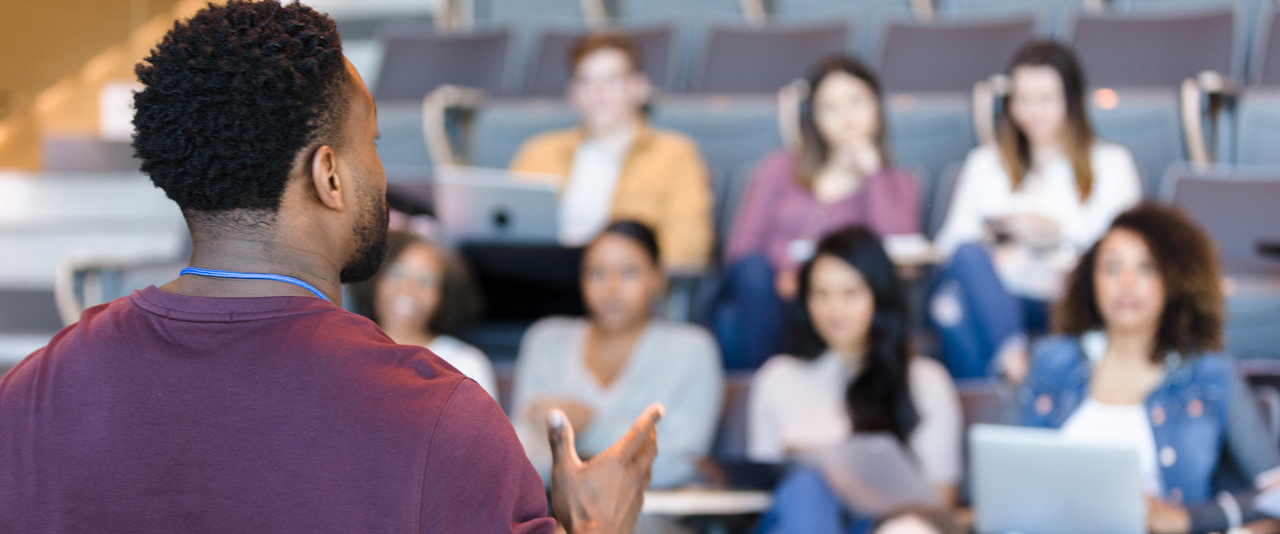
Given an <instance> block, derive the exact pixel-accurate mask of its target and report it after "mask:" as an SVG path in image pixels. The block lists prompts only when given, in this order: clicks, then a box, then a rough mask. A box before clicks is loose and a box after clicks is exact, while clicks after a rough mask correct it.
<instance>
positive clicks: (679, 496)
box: [640, 490, 773, 516]
mask: <svg viewBox="0 0 1280 534" xmlns="http://www.w3.org/2000/svg"><path fill="white" fill-rule="evenodd" d="M770 506H773V495H772V494H770V493H769V492H767V491H739V490H671V491H646V492H645V493H644V508H641V509H640V513H642V514H648V515H676V516H689V515H738V514H755V513H762V512H764V511H765V510H768V509H769V507H770Z"/></svg>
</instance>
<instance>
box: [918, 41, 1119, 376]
mask: <svg viewBox="0 0 1280 534" xmlns="http://www.w3.org/2000/svg"><path fill="white" fill-rule="evenodd" d="M1009 76H1010V79H1011V81H1012V92H1011V94H1010V96H1009V98H1008V101H1007V105H1006V106H1004V111H1003V113H1002V117H1001V121H1000V134H999V138H998V139H997V141H996V142H995V143H993V144H988V145H983V146H981V147H978V148H976V149H974V150H973V152H971V153H970V154H969V157H968V159H966V160H965V164H964V168H963V170H962V171H961V173H960V177H959V179H958V182H957V183H956V189H955V194H954V197H953V199H952V202H951V207H950V210H949V211H948V214H947V219H946V222H945V223H944V225H943V227H942V230H941V231H940V232H939V233H938V236H937V239H936V244H937V246H938V247H939V249H941V250H942V251H943V252H944V253H946V254H949V255H950V256H951V260H950V262H949V263H948V264H947V265H946V266H945V267H944V269H943V271H942V273H941V274H940V276H939V279H938V281H937V284H936V286H935V293H934V297H933V300H932V302H931V304H930V317H931V319H932V321H933V323H934V325H935V326H936V327H937V329H938V331H939V333H940V338H941V341H942V349H943V355H944V357H945V358H944V359H945V361H946V363H947V367H948V368H949V370H950V371H951V373H952V375H953V376H956V377H962V378H969V377H980V376H988V375H993V374H1002V373H1003V374H1005V375H1006V377H1008V378H1010V379H1011V380H1013V381H1020V380H1021V377H1022V376H1024V375H1025V374H1026V361H1027V360H1026V333H1027V331H1028V330H1029V329H1031V330H1042V329H1044V328H1045V326H1046V323H1047V317H1048V312H1047V310H1048V304H1047V303H1048V301H1050V300H1052V299H1053V298H1055V297H1056V296H1057V294H1058V293H1059V292H1060V291H1061V288H1062V285H1063V281H1062V280H1063V276H1064V275H1065V274H1066V272H1067V270H1069V269H1070V268H1071V266H1072V265H1073V264H1074V260H1075V256H1076V253H1077V252H1078V251H1083V250H1085V249H1087V248H1089V247H1090V246H1092V245H1093V243H1094V242H1095V241H1097V240H1098V238H1099V237H1101V236H1102V234H1103V233H1104V232H1105V231H1106V229H1107V227H1108V226H1109V225H1110V224H1111V220H1112V219H1113V218H1115V216H1116V215H1117V214H1119V213H1120V212H1122V211H1124V210H1125V209H1127V208H1129V207H1131V206H1133V205H1134V204H1136V203H1137V202H1138V201H1139V200H1141V197H1142V189H1141V181H1140V179H1139V177H1138V170H1137V166H1136V165H1135V164H1134V162H1133V156H1132V155H1131V154H1130V153H1129V150H1128V149H1126V148H1125V147H1123V146H1120V145H1117V144H1113V143H1107V142H1104V141H1101V140H1099V139H1096V138H1095V137H1094V136H1093V130H1092V128H1091V126H1090V125H1089V118H1088V114H1087V110H1086V109H1085V100H1084V92H1085V81H1084V76H1083V74H1082V73H1081V70H1080V65H1079V63H1078V62H1077V61H1076V58H1075V55H1074V54H1073V53H1072V52H1071V50H1069V49H1067V48H1065V47H1063V46H1062V45H1059V44H1057V43H1052V42H1041V43H1033V44H1030V45H1028V46H1027V47H1025V48H1024V49H1023V50H1022V51H1021V52H1019V54H1018V55H1017V57H1016V58H1015V59H1014V61H1013V64H1012V67H1010V69H1009ZM978 243H982V244H985V245H987V246H983V247H980V246H977V244H978Z"/></svg>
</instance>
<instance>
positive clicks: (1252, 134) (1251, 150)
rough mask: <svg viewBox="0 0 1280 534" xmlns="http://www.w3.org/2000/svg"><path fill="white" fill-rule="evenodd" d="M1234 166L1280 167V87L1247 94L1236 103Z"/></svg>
mask: <svg viewBox="0 0 1280 534" xmlns="http://www.w3.org/2000/svg"><path fill="white" fill-rule="evenodd" d="M1236 125H1237V129H1236V131H1237V134H1236V146H1235V163H1236V164H1238V165H1280V149H1277V146H1278V145H1277V139H1280V87H1255V88H1249V89H1246V90H1244V91H1243V92H1242V93H1241V94H1240V98H1239V100H1238V101H1237V103H1236Z"/></svg>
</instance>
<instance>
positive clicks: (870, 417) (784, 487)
mask: <svg viewBox="0 0 1280 534" xmlns="http://www.w3.org/2000/svg"><path fill="white" fill-rule="evenodd" d="M799 286H800V287H799V298H800V303H801V304H802V305H803V308H804V311H805V312H806V313H805V320H804V321H803V322H802V323H801V324H798V325H796V327H795V328H794V329H793V331H792V335H791V336H790V337H791V338H792V339H791V340H790V342H791V344H792V345H793V350H792V352H790V353H789V354H782V355H778V356H774V357H772V358H770V359H769V361H767V362H765V364H764V366H763V367H761V368H760V371H759V372H757V373H756V376H755V378H754V380H753V382H752V384H751V394H750V398H749V400H748V405H747V414H748V415H747V456H748V457H749V458H750V459H752V460H754V461H757V462H766V463H777V462H783V461H785V460H787V459H788V458H789V457H790V456H791V455H792V454H793V453H796V452H799V451H804V450H806V449H814V448H820V447H824V446H832V445H837V444H839V443H841V442H843V441H845V440H846V439H848V438H849V437H850V436H851V435H852V434H853V433H854V432H887V433H889V434H892V435H893V436H895V437H896V438H897V439H898V440H899V441H901V442H902V443H903V444H904V445H905V446H906V448H907V450H908V451H909V452H910V453H911V454H912V455H913V456H914V457H915V458H916V459H917V460H918V462H919V465H920V468H921V472H922V474H923V476H924V478H925V479H926V480H927V481H929V482H930V483H931V484H932V485H933V486H934V487H935V488H937V491H938V493H939V496H940V497H942V499H943V500H944V501H945V502H948V503H953V502H954V500H955V494H956V485H957V483H959V481H960V468H961V458H960V440H961V425H962V417H961V411H960V401H959V397H958V396H957V394H956V390H955V385H954V384H952V382H951V378H950V377H949V376H948V375H947V371H946V369H945V368H943V366H942V365H941V364H940V363H938V362H936V361H934V360H932V359H929V358H927V357H923V356H914V355H912V354H911V352H910V347H909V345H908V331H907V329H908V323H907V301H906V296H905V293H904V291H903V290H904V288H903V283H902V281H901V280H900V279H899V278H898V274H897V271H896V270H895V268H894V265H893V263H892V262H890V261H889V257H888V255H887V254H885V252H884V249H883V248H882V247H881V245H880V242H879V241H878V240H877V239H876V237H875V236H874V235H873V234H872V233H871V232H870V231H868V230H865V229H861V228H852V229H847V230H843V231H840V232H838V233H835V234H832V235H831V236H828V237H827V238H825V239H823V241H822V242H821V244H819V245H818V249H817V253H816V255H815V256H814V258H813V259H812V260H810V261H809V262H807V263H805V265H804V267H803V268H801V271H800V279H799ZM776 497H777V501H776V504H775V509H774V510H773V512H772V513H771V516H772V517H773V518H774V519H775V520H776V521H777V522H776V527H777V531H778V532H783V533H786V532H814V531H815V530H816V531H819V532H826V531H831V532H837V531H838V532H843V531H844V530H842V529H840V528H839V527H840V523H841V521H842V519H841V518H842V516H843V514H844V513H845V510H843V506H842V505H841V504H840V501H839V499H838V498H837V497H836V496H835V495H834V494H833V493H832V491H831V490H830V489H829V488H828V487H827V486H826V485H825V484H824V483H822V480H821V476H820V475H817V473H816V471H814V470H812V469H808V468H799V469H794V470H793V471H792V472H791V473H790V474H788V475H787V477H786V478H785V479H784V480H783V481H782V483H781V484H780V485H779V487H778V489H777V495H776ZM817 525H821V527H819V526H817Z"/></svg>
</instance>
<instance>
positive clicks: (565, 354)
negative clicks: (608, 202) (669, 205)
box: [512, 221, 724, 488]
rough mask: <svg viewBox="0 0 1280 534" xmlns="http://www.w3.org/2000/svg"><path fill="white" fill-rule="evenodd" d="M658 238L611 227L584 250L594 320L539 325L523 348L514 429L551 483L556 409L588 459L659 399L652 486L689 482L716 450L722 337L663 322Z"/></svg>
mask: <svg viewBox="0 0 1280 534" xmlns="http://www.w3.org/2000/svg"><path fill="white" fill-rule="evenodd" d="M659 257H660V256H659V253H658V244H657V240H656V238H655V237H654V233H653V231H652V230H650V229H649V228H648V227H646V226H644V225H643V224H640V223H637V222H633V221H619V222H615V223H612V224H610V225H609V226H608V227H606V228H605V229H604V232H602V233H601V234H600V236H599V237H597V238H596V239H595V241H593V242H592V243H591V244H590V245H589V246H588V247H587V249H586V252H585V254H584V256H583V260H582V262H583V265H582V294H583V298H584V300H585V301H586V306H587V310H588V313H589V317H588V318H586V319H570V318H567V317H551V318H548V319H544V320H542V321H539V322H537V323H535V324H534V325H533V326H532V327H530V328H529V331H528V332H527V333H526V334H525V337H524V340H523V341H522V342H521V344H520V356H519V359H518V360H517V361H516V379H515V392H514V396H515V399H514V408H513V409H512V423H513V424H514V425H515V427H516V432H517V434H518V435H519V437H520V440H521V442H522V443H524V446H525V451H526V452H527V453H528V455H529V460H530V461H531V462H533V465H534V467H537V468H538V471H539V472H540V473H542V475H543V478H544V480H547V481H548V483H549V482H550V480H549V479H547V478H546V477H547V476H548V475H549V473H550V467H551V456H550V453H549V451H548V448H547V438H546V430H545V425H544V424H543V421H544V420H545V419H546V416H547V412H548V411H550V410H551V409H553V408H559V409H560V410H563V411H564V413H565V414H567V415H568V417H569V421H570V422H572V423H573V428H574V429H575V431H576V432H577V446H578V450H579V451H581V452H582V453H583V454H584V456H589V455H592V454H595V453H596V452H598V451H602V450H604V447H607V446H608V445H609V444H610V443H612V442H613V441H614V440H616V439H618V437H619V436H621V435H622V434H623V433H625V432H626V431H627V429H628V428H629V427H630V426H631V421H633V420H634V419H635V418H636V416H637V415H639V414H640V412H641V411H643V410H644V409H645V407H646V406H649V405H650V404H652V403H655V402H661V403H662V404H663V405H664V406H666V409H667V412H666V414H667V415H666V417H664V418H663V420H662V422H661V423H659V426H660V428H659V430H658V435H659V436H660V437H659V438H658V448H659V452H658V456H657V458H656V459H655V460H654V464H653V478H652V481H651V486H652V487H655V488H671V487H676V486H680V485H683V484H686V483H688V482H691V481H692V480H693V479H694V477H695V475H696V469H695V463H696V461H697V460H698V459H699V458H701V457H703V456H705V455H706V454H707V452H708V451H709V450H710V448H711V440H712V439H713V437H714V435H715V429H716V423H717V421H718V420H719V417H720V403H721V400H722V398H721V397H722V395H723V382H724V377H723V372H722V371H721V370H720V355H719V354H718V353H717V351H716V345H715V340H714V339H712V337H711V335H710V334H709V333H708V332H706V331H705V330H703V329H702V328H700V327H697V326H693V325H689V324H682V323H672V322H667V321H661V320H656V319H653V318H652V317H651V310H652V309H653V305H654V303H655V301H656V300H657V299H658V298H659V297H660V296H661V295H662V294H663V290H664V286H665V285H666V283H665V280H664V278H663V275H662V271H661V269H660V268H659Z"/></svg>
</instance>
